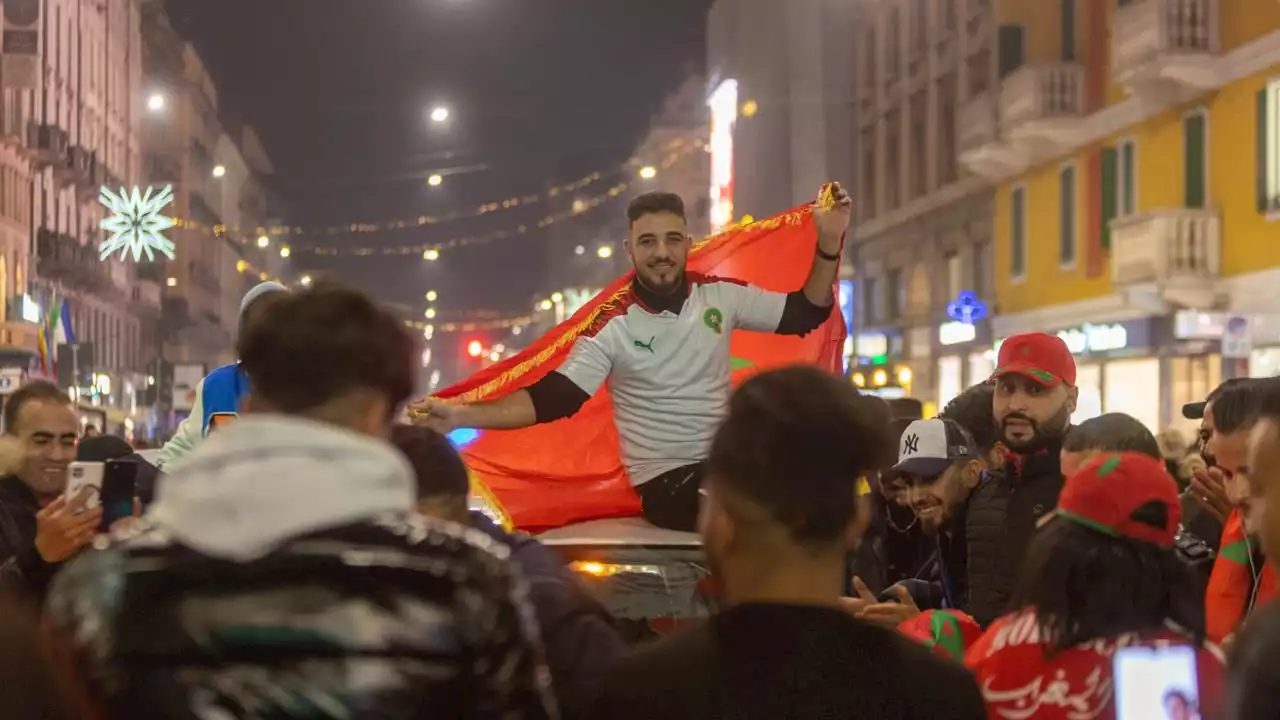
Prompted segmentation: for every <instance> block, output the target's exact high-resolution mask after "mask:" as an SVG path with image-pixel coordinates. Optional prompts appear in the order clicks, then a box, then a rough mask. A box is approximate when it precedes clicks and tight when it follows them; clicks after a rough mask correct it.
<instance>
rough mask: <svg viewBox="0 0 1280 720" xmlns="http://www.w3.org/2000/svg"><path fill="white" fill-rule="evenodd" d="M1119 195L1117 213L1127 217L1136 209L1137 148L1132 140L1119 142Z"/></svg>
mask: <svg viewBox="0 0 1280 720" xmlns="http://www.w3.org/2000/svg"><path fill="white" fill-rule="evenodd" d="M1119 160H1120V197H1119V198H1117V202H1116V206H1117V215H1118V216H1120V217H1128V216H1130V215H1132V214H1134V213H1135V212H1137V211H1138V208H1137V205H1138V199H1137V187H1136V183H1137V182H1138V180H1137V177H1138V175H1137V172H1138V170H1137V162H1138V159H1137V149H1136V147H1135V145H1134V141H1133V140H1125V141H1124V142H1121V143H1120V158H1119Z"/></svg>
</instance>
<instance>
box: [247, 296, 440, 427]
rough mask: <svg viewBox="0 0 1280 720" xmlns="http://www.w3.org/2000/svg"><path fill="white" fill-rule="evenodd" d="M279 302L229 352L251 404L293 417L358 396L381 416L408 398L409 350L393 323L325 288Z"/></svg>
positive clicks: (411, 345)
mask: <svg viewBox="0 0 1280 720" xmlns="http://www.w3.org/2000/svg"><path fill="white" fill-rule="evenodd" d="M280 296H281V297H280V298H279V299H273V301H272V302H271V303H268V304H267V305H266V306H265V307H263V308H262V313H261V314H260V315H258V316H257V317H255V319H254V321H253V322H252V323H250V324H249V325H248V326H247V327H246V328H245V333H244V334H243V335H242V336H241V337H240V341H239V343H238V347H237V350H238V351H239V354H240V362H241V364H242V366H243V367H244V370H245V372H246V373H247V374H248V376H249V380H250V382H251V383H252V384H253V393H254V395H255V396H256V397H259V398H261V400H262V401H263V402H264V403H266V404H267V405H269V406H270V407H271V408H272V409H274V410H276V411H278V412H282V413H288V414H294V415H307V414H312V413H313V412H315V411H317V410H320V409H323V408H326V407H327V406H328V405H329V404H330V403H331V402H332V401H334V400H337V399H340V398H343V397H346V396H348V395H349V394H350V393H351V392H353V391H355V390H361V389H363V390H371V391H374V392H376V393H377V394H378V395H380V396H381V397H382V398H383V399H384V400H386V403H387V412H388V413H389V414H391V413H394V412H395V410H396V408H397V407H398V406H399V405H400V404H401V403H403V402H404V401H405V400H407V399H408V398H409V395H410V394H411V393H412V392H413V383H414V373H415V367H416V357H415V356H416V354H417V343H416V341H415V340H414V338H413V337H412V336H410V335H409V333H408V332H407V331H406V330H405V328H404V324H403V323H402V322H401V321H400V320H398V319H397V318H396V317H395V316H394V315H392V314H391V313H390V312H388V311H386V310H384V309H382V308H381V307H379V306H378V305H377V303H375V302H374V301H373V300H372V299H370V298H369V297H368V296H367V295H365V294H364V293H361V292H358V291H356V290H352V289H350V288H347V287H344V286H342V285H338V284H335V283H331V282H323V283H317V284H315V285H313V286H312V287H309V288H306V289H304V290H301V291H298V292H292V293H288V294H287V295H286V294H284V293H280Z"/></svg>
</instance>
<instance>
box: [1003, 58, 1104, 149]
mask: <svg viewBox="0 0 1280 720" xmlns="http://www.w3.org/2000/svg"><path fill="white" fill-rule="evenodd" d="M1083 110H1084V69H1083V68H1082V67H1081V66H1079V65H1077V64H1075V63H1045V64H1036V65H1024V66H1022V67H1021V68H1019V69H1018V70H1016V71H1014V72H1013V73H1012V74H1011V75H1009V77H1007V78H1005V80H1004V82H1003V83H1002V84H1001V86H1000V125H1001V126H1002V127H1003V128H1004V129H1005V130H1006V131H1007V132H1009V133H1011V134H1015V135H1016V134H1018V133H1019V131H1020V130H1024V129H1028V128H1031V127H1033V126H1034V125H1035V124H1036V123H1039V122H1042V121H1057V120H1076V119H1078V118H1079V117H1080V116H1081V115H1082V114H1083Z"/></svg>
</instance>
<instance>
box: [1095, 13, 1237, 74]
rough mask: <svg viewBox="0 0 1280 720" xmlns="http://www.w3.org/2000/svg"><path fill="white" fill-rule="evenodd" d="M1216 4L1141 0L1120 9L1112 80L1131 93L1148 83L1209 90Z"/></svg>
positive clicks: (1215, 38) (1113, 39) (1215, 49)
mask: <svg viewBox="0 0 1280 720" xmlns="http://www.w3.org/2000/svg"><path fill="white" fill-rule="evenodd" d="M1217 52H1218V0H1141V1H1140V2H1135V3H1130V4H1129V5H1126V6H1124V7H1121V8H1118V9H1117V10H1116V15H1115V23H1114V26H1113V29H1112V33H1111V75H1112V78H1113V79H1114V80H1115V81H1116V82H1117V83H1119V84H1121V85H1124V86H1126V87H1128V88H1129V89H1131V90H1134V89H1141V86H1142V85H1143V84H1144V83H1148V82H1151V81H1163V82H1176V83H1182V84H1186V85H1190V86H1192V87H1202V86H1203V87H1206V88H1207V87H1212V86H1213V82H1214V80H1213V75H1214V70H1213V68H1212V67H1211V66H1210V64H1207V63H1205V60H1206V59H1207V58H1208V57H1209V56H1211V55H1214V54H1216V53H1217Z"/></svg>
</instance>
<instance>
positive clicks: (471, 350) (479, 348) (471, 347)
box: [467, 340, 484, 357]
mask: <svg viewBox="0 0 1280 720" xmlns="http://www.w3.org/2000/svg"><path fill="white" fill-rule="evenodd" d="M483 352H484V345H482V344H480V341H479V340H472V341H471V342H470V343H467V354H468V355H470V356H471V357H480V355H481V354H482V353H483Z"/></svg>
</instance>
